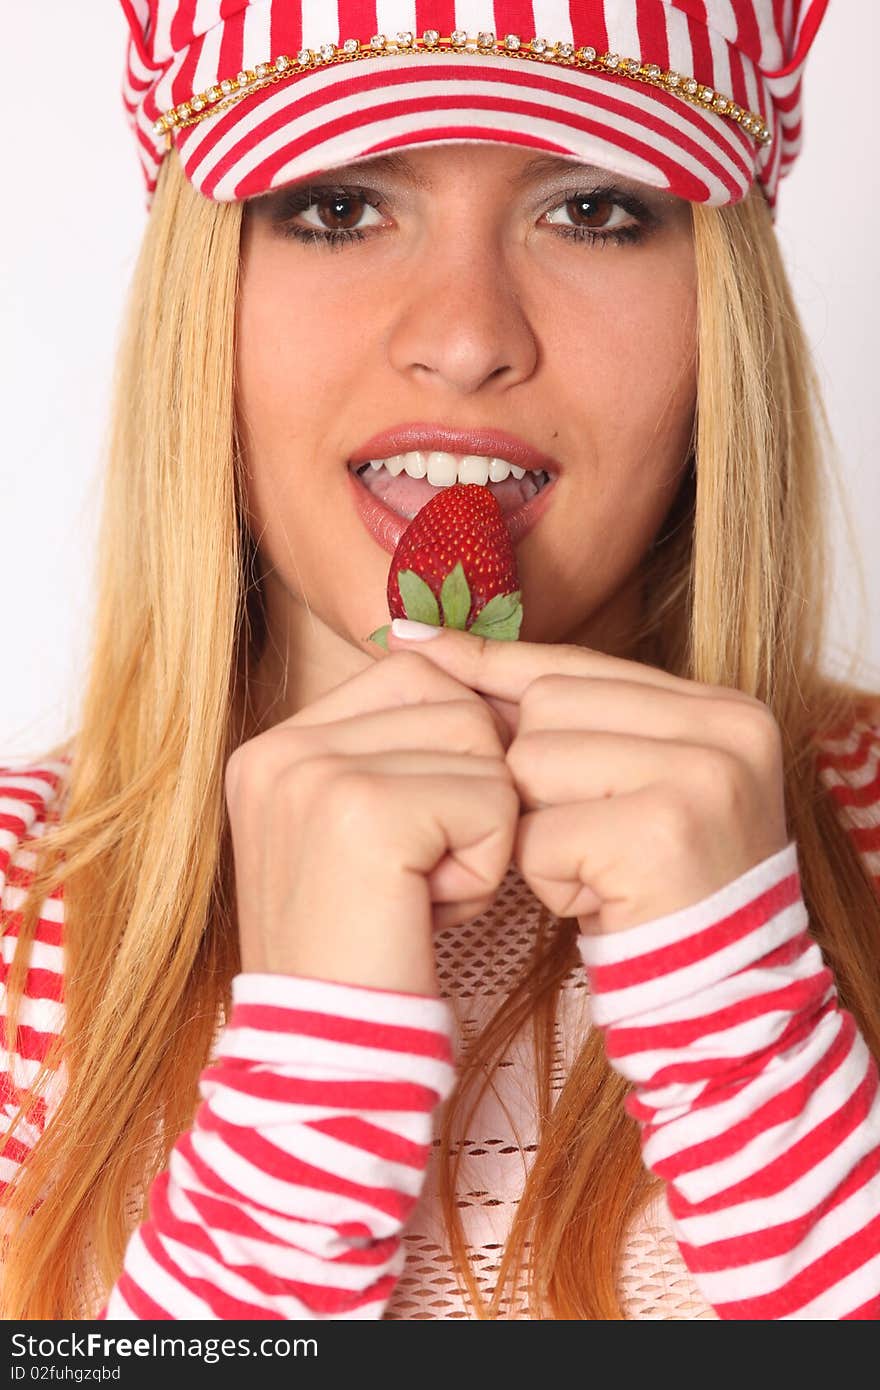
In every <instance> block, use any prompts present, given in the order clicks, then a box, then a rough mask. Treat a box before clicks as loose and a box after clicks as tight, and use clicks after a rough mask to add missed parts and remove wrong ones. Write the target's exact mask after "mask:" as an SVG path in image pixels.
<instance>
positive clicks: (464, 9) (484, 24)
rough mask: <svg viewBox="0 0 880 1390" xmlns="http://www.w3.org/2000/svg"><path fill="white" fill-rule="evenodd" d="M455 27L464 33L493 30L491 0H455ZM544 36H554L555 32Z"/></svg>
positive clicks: (493, 19) (493, 11)
mask: <svg viewBox="0 0 880 1390" xmlns="http://www.w3.org/2000/svg"><path fill="white" fill-rule="evenodd" d="M455 27H456V29H463V30H464V31H465V33H466V34H478V33H479V32H480V31H481V30H489V31H490V32H494V29H495V7H494V5H493V4H492V0H455ZM546 37H547V38H548V39H550V38H556V35H555V34H547V35H546Z"/></svg>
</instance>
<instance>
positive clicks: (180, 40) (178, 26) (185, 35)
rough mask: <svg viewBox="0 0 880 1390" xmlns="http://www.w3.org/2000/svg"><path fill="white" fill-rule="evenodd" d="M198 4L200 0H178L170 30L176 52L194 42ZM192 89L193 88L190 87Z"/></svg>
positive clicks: (172, 45)
mask: <svg viewBox="0 0 880 1390" xmlns="http://www.w3.org/2000/svg"><path fill="white" fill-rule="evenodd" d="M197 5H198V0H178V3H177V8H176V10H175V12H174V17H173V18H172V20H171V29H170V31H169V32H170V38H171V47H172V48H173V49H174V51H175V53H179V52H180V51H181V49H183V48H186V46H187V44H189V43H191V42H192V38H193V24H194V23H195V17H196V7H197ZM191 90H192V88H190V91H191Z"/></svg>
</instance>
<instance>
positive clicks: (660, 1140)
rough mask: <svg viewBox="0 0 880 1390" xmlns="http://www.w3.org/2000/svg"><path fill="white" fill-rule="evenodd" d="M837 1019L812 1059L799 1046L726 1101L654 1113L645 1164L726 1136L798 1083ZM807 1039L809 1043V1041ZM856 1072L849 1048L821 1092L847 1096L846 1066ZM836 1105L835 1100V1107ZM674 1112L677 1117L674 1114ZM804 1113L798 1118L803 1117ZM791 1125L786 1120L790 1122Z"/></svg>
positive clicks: (810, 1053) (826, 1042)
mask: <svg viewBox="0 0 880 1390" xmlns="http://www.w3.org/2000/svg"><path fill="white" fill-rule="evenodd" d="M834 1017H835V1019H836V1020H839V1023H838V1026H837V1027H836V1028H834V1029H833V1030H828V1031H830V1032H832V1034H833V1036H832V1038H824V1039H823V1042H822V1046H821V1049H820V1050H819V1056H818V1057H817V1055H816V1051H817V1050H816V1048H815V1047H813V1046H810V1047H799V1048H797V1049H790V1050H789V1051H788V1052H786V1053H781V1054H780V1055H778V1056H777V1057H774V1058H773V1060H772V1061H771V1062H770V1063H768V1065H767V1066H766V1067H765V1068H764V1070H763V1071H761V1072H759V1073H758V1075H757V1076H756V1077H754V1079H753V1080H752V1081H751V1082H750V1083H749V1084H748V1085H747V1086H746V1087H745V1088H744V1089H743V1090H737V1091H736V1092H735V1093H734V1094H733V1095H732V1096H731V1097H730V1098H729V1099H728V1100H719V1101H716V1102H715V1103H714V1104H711V1105H706V1106H700V1107H699V1108H698V1109H697V1110H693V1111H689V1110H687V1109H686V1108H685V1107H684V1106H681V1105H679V1104H673V1106H672V1107H671V1109H670V1114H669V1115H668V1116H667V1115H666V1114H664V1113H662V1112H661V1113H660V1114H659V1115H658V1124H659V1128H658V1129H657V1130H655V1131H654V1133H653V1134H652V1135H651V1139H650V1144H651V1163H652V1164H654V1165H656V1164H658V1163H661V1162H663V1161H664V1160H665V1159H667V1158H670V1157H671V1156H672V1155H673V1154H676V1153H680V1152H682V1151H683V1150H684V1149H689V1148H691V1147H692V1146H693V1145H695V1144H702V1143H705V1142H706V1141H707V1140H711V1139H715V1138H716V1137H717V1136H718V1135H721V1134H727V1133H729V1132H730V1131H731V1130H732V1129H733V1128H734V1127H735V1126H736V1125H738V1124H739V1123H740V1122H741V1121H742V1120H743V1119H744V1118H745V1117H746V1116H748V1115H754V1114H757V1112H758V1110H759V1109H761V1108H762V1107H763V1106H764V1105H767V1104H768V1103H769V1102H770V1101H771V1100H772V1099H773V1097H774V1096H777V1095H779V1093H780V1092H781V1091H782V1090H786V1091H787V1090H790V1088H791V1087H792V1086H796V1085H797V1084H798V1083H799V1082H801V1081H802V1080H803V1078H804V1077H805V1076H807V1075H808V1073H809V1072H810V1071H811V1070H812V1068H813V1067H815V1065H816V1063H817V1061H818V1060H819V1057H821V1056H822V1055H823V1054H824V1053H825V1052H827V1051H828V1048H829V1046H830V1044H831V1042H832V1041H833V1040H834V1038H835V1037H836V1036H837V1034H839V1032H840V1028H841V1027H842V1024H843V1020H842V1016H841V1015H840V1014H836V1015H834ZM811 1041H812V1040H811ZM848 1065H849V1066H851V1067H852V1068H853V1069H855V1070H858V1068H859V1063H858V1062H857V1061H856V1062H853V1052H852V1049H850V1052H849V1055H848V1057H847V1058H845V1059H843V1060H842V1061H841V1062H840V1064H839V1065H838V1067H837V1068H836V1069H835V1071H834V1073H833V1075H832V1076H831V1077H829V1078H826V1080H825V1082H824V1083H823V1088H824V1087H827V1086H828V1084H829V1082H833V1085H834V1087H836V1088H838V1089H839V1090H840V1091H841V1098H842V1091H843V1088H844V1086H846V1087H847V1093H849V1091H850V1090H851V1089H852V1084H853V1083H852V1079H851V1078H849V1081H848V1079H847V1066H848ZM863 1073H864V1066H863V1064H862V1067H861V1071H860V1072H859V1075H858V1079H857V1081H856V1082H855V1084H856V1085H858V1084H859V1083H860V1082H861V1081H862V1080H863V1079H864V1075H863ZM823 1088H820V1091H819V1092H816V1093H815V1094H821V1090H822V1089H823ZM640 1099H642V1100H647V1102H648V1103H649V1104H651V1102H652V1100H653V1097H652V1096H651V1094H650V1092H649V1093H648V1095H647V1096H642V1097H640ZM814 1102H815V1095H813V1096H812V1097H811V1100H810V1107H811V1108H810V1111H809V1118H810V1123H811V1125H812V1124H815V1123H816V1122H817V1121H816V1119H815V1112H814V1111H813V1109H812V1106H813V1104H814ZM839 1103H840V1101H838V1104H839ZM676 1111H679V1112H680V1115H681V1118H679V1117H678V1115H676V1113H675V1112H676ZM806 1113H807V1112H806V1111H805V1112H804V1115H805V1116H806ZM792 1123H793V1121H790V1120H789V1121H786V1124H792Z"/></svg>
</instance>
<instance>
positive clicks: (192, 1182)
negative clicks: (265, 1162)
mask: <svg viewBox="0 0 880 1390" xmlns="http://www.w3.org/2000/svg"><path fill="white" fill-rule="evenodd" d="M174 1165H175V1166H174V1179H173V1181H171V1182H169V1184H168V1194H169V1202H170V1203H171V1205H172V1207H173V1208H174V1209H175V1210H176V1201H175V1199H176V1197H177V1195H178V1194H186V1195H187V1199H188V1200H190V1201H192V1200H194V1198H195V1197H196V1196H198V1195H201V1196H204V1197H210V1198H211V1199H212V1200H213V1201H217V1192H216V1189H215V1187H214V1186H212V1185H211V1184H210V1183H209V1184H208V1185H207V1186H206V1185H205V1184H204V1183H203V1182H202V1181H201V1179H200V1178H199V1177H198V1176H197V1175H196V1173H195V1171H194V1169H193V1168H192V1167H191V1165H190V1164H189V1163H188V1162H187V1160H186V1159H185V1158H184V1156H183V1154H182V1153H181V1152H180V1150H179V1149H178V1148H177V1147H175V1149H174ZM236 1205H237V1206H239V1207H240V1208H241V1210H246V1212H247V1216H248V1219H249V1220H250V1221H253V1222H254V1224H255V1225H257V1226H259V1227H260V1229H261V1230H263V1231H265V1232H266V1234H267V1236H276V1237H277V1238H278V1239H279V1240H282V1241H284V1243H285V1244H286V1245H290V1246H293V1247H294V1248H295V1249H296V1250H299V1251H302V1252H303V1253H304V1254H306V1255H315V1256H319V1257H321V1258H322V1259H325V1260H326V1259H336V1258H337V1257H338V1256H339V1255H341V1254H343V1253H345V1252H346V1251H347V1250H348V1249H349V1248H350V1247H351V1246H352V1244H353V1243H354V1242H353V1241H352V1239H351V1238H344V1237H342V1236H340V1235H339V1234H338V1233H337V1232H336V1231H335V1230H334V1229H333V1227H332V1226H321V1225H320V1224H319V1223H318V1222H317V1221H315V1220H314V1219H313V1217H312V1215H311V1213H309V1212H306V1213H305V1214H304V1215H303V1217H302V1218H301V1219H300V1218H297V1217H295V1216H284V1215H282V1214H281V1213H280V1212H276V1211H271V1210H269V1209H268V1208H267V1207H266V1205H265V1204H261V1203H254V1204H252V1203H250V1202H249V1201H247V1199H246V1197H245V1196H244V1194H242V1196H241V1201H240V1202H239V1203H236ZM202 1224H203V1225H204V1222H202ZM212 1229H213V1228H212Z"/></svg>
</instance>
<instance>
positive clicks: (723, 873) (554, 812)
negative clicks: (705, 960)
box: [514, 788, 765, 932]
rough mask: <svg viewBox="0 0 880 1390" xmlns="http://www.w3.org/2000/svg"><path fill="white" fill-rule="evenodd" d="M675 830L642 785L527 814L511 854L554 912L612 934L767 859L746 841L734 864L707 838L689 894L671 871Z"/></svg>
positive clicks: (726, 850) (692, 868) (692, 866)
mask: <svg viewBox="0 0 880 1390" xmlns="http://www.w3.org/2000/svg"><path fill="white" fill-rule="evenodd" d="M678 830H679V827H677V826H675V825H674V824H672V823H671V822H670V819H669V817H668V815H667V814H666V812H665V810H663V809H662V807H661V802H660V799H659V798H658V795H657V791H656V789H653V788H643V789H642V790H640V791H636V792H630V793H627V794H626V795H623V796H619V797H615V798H613V799H612V800H610V801H602V802H576V803H574V804H568V805H565V806H551V807H548V808H547V809H546V810H540V811H530V812H526V813H525V814H524V815H522V816H520V818H519V822H518V824H517V834H516V841H515V844H514V858H515V860H516V864H517V866H518V868H519V870H520V873H521V874H522V877H523V878H524V880H525V882H526V883H527V884H528V885H529V887H530V888H531V890H532V892H533V893H534V894H535V896H536V897H538V898H540V899H541V901H542V902H544V903H545V904H546V905H547V907H548V908H549V909H550V911H551V912H553V913H554V914H555V915H556V916H558V917H577V918H578V921H579V925H580V927H581V930H582V931H584V930H597V929H599V930H601V931H603V932H612V931H623V930H627V929H629V928H630V927H634V926H640V925H641V924H642V923H643V922H650V921H653V920H654V919H655V918H658V917H665V916H667V915H668V914H670V913H673V912H679V911H681V909H682V908H685V907H690V906H692V905H693V904H694V903H696V902H701V901H702V900H703V898H706V897H709V896H710V895H711V894H713V893H717V892H718V891H719V890H720V889H721V888H724V887H725V886H726V885H727V884H728V883H730V882H731V881H732V880H733V879H734V878H737V877H739V876H740V875H741V874H744V873H746V872H747V871H748V870H749V869H751V868H753V867H754V865H755V864H757V863H759V862H760V860H761V859H762V858H763V857H765V856H764V850H763V847H747V846H743V847H742V848H741V849H740V850H739V853H740V856H741V858H740V860H738V861H734V862H733V863H732V862H731V857H730V847H729V846H723V847H719V852H718V853H717V854H713V853H712V844H713V841H712V839H711V838H710V837H707V841H706V844H705V845H701V846H700V847H699V849H700V852H699V853H698V854H696V855H695V856H694V857H692V859H691V860H690V861H689V866H688V868H689V872H688V877H687V887H686V891H685V890H684V888H683V885H682V879H681V878H680V877H678V876H676V875H674V874H670V873H669V872H668V865H669V862H670V859H671V857H672V856H673V855H674V853H675V850H676V848H677V845H676V835H677V834H678ZM678 848H679V849H680V846H678ZM621 885H627V887H626V889H622V887H621Z"/></svg>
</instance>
